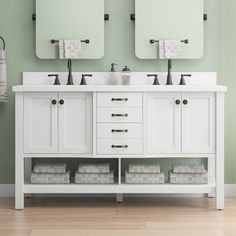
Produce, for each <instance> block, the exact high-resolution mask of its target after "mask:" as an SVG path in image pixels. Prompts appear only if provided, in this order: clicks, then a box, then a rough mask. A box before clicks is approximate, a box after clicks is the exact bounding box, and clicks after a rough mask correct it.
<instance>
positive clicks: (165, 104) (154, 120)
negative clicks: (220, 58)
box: [13, 73, 226, 209]
mask: <svg viewBox="0 0 236 236" xmlns="http://www.w3.org/2000/svg"><path fill="white" fill-rule="evenodd" d="M103 74H104V75H103V76H102V75H100V77H99V78H101V80H102V78H105V77H106V76H107V75H106V73H103ZM203 74H204V76H203V77H205V78H203V79H202V80H201V81H204V82H205V83H206V80H205V79H206V78H207V76H209V77H212V75H210V73H209V75H208V73H203ZM33 76H35V77H36V78H41V79H42V78H43V79H42V81H46V79H45V77H46V76H47V75H46V74H40V73H29V74H27V73H26V74H25V79H24V84H23V85H21V86H15V87H14V89H13V90H14V92H15V93H16V156H15V161H16V205H15V207H16V209H23V208H24V194H32V193H71V194H73V193H103V194H107V193H114V194H118V197H121V194H125V193H132V194H135V193H136V194H138V193H168V194H171V193H173V194H176V193H183V194H185V193H193V194H200V193H202V194H203V193H204V194H209V195H211V196H213V195H216V209H223V208H224V92H225V91H226V87H224V86H218V85H216V84H209V85H206V84H205V85H201V84H200V85H194V84H193V85H191V82H189V83H190V85H188V86H176V85H174V86H165V85H163V86H151V85H149V84H143V85H142V86H141V84H134V85H130V86H119V85H117V86H107V85H105V84H104V85H101V81H100V85H97V84H95V81H94V82H91V84H89V85H88V86H77V85H75V86H63V85H61V86H53V85H44V86H41V85H38V84H34V83H32V84H30V80H29V78H32V77H33ZM194 76H195V75H193V77H194ZM136 77H137V81H139V78H141V77H143V76H141V75H138V73H137V76H136ZM196 77H201V75H198V74H197V73H196ZM144 78H145V77H144ZM213 80H214V79H213ZM33 81H36V80H33ZM143 81H147V80H146V79H145V80H143ZM193 81H194V79H193ZM97 82H98V81H97ZM93 83H94V84H93ZM33 158H56V159H59V158H68V159H69V158H89V159H90V160H92V159H100V158H115V159H117V162H118V167H117V172H118V176H117V182H116V183H115V184H110V185H78V184H74V183H71V184H67V185H65V184H64V185H60V184H59V185H46V184H45V185H42V184H38V185H37V184H35V185H34V184H31V183H30V181H29V176H30V173H31V168H32V166H31V160H32V159H33ZM127 158H130V159H132V158H134V159H136V158H137V159H140V158H141V159H142V158H143V159H152V158H160V159H165V158H204V159H207V160H208V174H209V182H208V184H206V185H171V184H168V183H166V184H162V185H161V184H160V185H132V184H125V183H124V182H123V178H122V177H123V176H122V160H124V159H127ZM120 200H121V199H120Z"/></svg>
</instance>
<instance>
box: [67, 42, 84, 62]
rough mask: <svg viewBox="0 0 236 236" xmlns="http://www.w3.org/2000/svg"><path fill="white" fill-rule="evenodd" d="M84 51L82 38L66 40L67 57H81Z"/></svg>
mask: <svg viewBox="0 0 236 236" xmlns="http://www.w3.org/2000/svg"><path fill="white" fill-rule="evenodd" d="M81 53H82V47H81V41H80V40H64V54H65V55H64V56H65V59H80V58H81Z"/></svg>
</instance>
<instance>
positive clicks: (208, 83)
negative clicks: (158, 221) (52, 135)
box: [13, 72, 227, 92]
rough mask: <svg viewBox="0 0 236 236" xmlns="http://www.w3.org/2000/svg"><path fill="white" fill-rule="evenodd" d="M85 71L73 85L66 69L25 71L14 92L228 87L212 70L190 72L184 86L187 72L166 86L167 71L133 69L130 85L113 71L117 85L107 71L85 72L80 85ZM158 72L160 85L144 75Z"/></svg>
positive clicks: (176, 75)
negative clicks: (82, 78) (51, 75)
mask: <svg viewBox="0 0 236 236" xmlns="http://www.w3.org/2000/svg"><path fill="white" fill-rule="evenodd" d="M84 73H85V72H74V73H73V81H74V84H75V85H66V83H67V77H68V72H24V73H23V81H22V85H18V86H14V87H13V91H14V92H226V91H227V87H226V86H221V85H217V74H216V73H215V72H192V73H191V75H192V77H191V78H186V83H187V85H186V86H181V85H178V84H179V82H180V77H181V74H186V72H174V73H172V80H173V84H174V85H168V86H167V85H165V84H166V77H167V74H166V73H165V72H155V73H154V72H133V73H132V77H131V85H121V75H120V73H116V77H117V78H118V79H117V82H118V85H109V82H110V80H109V79H110V73H107V72H86V74H92V75H93V77H92V78H87V79H86V81H87V84H88V85H85V86H81V85H79V84H80V81H81V77H82V74H84ZM153 73H154V74H158V78H159V82H160V84H161V85H157V86H153V85H152V83H153V78H148V77H147V74H153ZM49 74H58V75H59V79H60V83H61V85H59V86H58V85H57V86H56V85H53V83H54V79H55V78H49V77H48V75H49Z"/></svg>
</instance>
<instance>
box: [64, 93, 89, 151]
mask: <svg viewBox="0 0 236 236" xmlns="http://www.w3.org/2000/svg"><path fill="white" fill-rule="evenodd" d="M59 100H63V101H64V104H63V105H59V130H60V131H59V132H60V134H59V152H60V153H92V94H90V93H60V94H59Z"/></svg>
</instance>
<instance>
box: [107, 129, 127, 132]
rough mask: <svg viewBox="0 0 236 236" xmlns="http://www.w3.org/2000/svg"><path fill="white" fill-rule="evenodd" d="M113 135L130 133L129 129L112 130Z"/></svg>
mask: <svg viewBox="0 0 236 236" xmlns="http://www.w3.org/2000/svg"><path fill="white" fill-rule="evenodd" d="M111 132H112V133H128V130H127V129H112V130H111Z"/></svg>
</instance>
